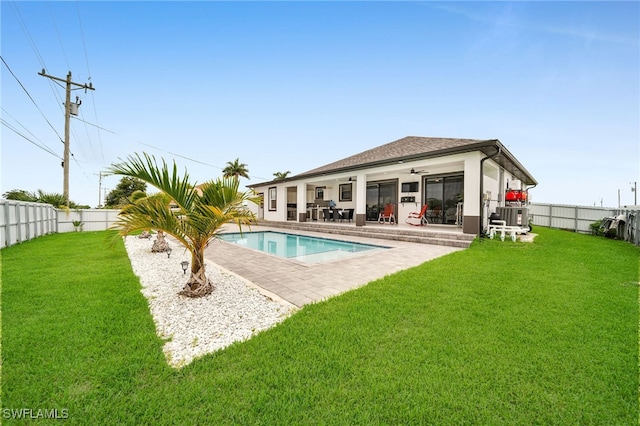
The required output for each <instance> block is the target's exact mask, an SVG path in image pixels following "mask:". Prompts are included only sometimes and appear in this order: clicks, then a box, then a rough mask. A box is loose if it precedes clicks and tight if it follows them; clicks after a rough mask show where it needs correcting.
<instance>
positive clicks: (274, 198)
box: [269, 186, 278, 211]
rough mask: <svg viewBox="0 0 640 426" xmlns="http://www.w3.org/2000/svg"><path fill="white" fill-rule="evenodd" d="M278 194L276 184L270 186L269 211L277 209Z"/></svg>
mask: <svg viewBox="0 0 640 426" xmlns="http://www.w3.org/2000/svg"><path fill="white" fill-rule="evenodd" d="M277 195H278V192H277V188H276V187H275V186H272V187H271V188H269V211H275V210H276V206H277V203H276V201H277Z"/></svg>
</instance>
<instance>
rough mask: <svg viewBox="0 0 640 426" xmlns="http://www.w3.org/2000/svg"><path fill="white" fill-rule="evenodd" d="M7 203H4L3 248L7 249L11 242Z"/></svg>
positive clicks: (9, 216) (9, 215)
mask: <svg viewBox="0 0 640 426" xmlns="http://www.w3.org/2000/svg"><path fill="white" fill-rule="evenodd" d="M9 209H10V207H9V201H5V202H4V246H5V247H9V245H10V244H9V243H10V241H11V226H9V225H10V223H9V220H10V219H11V213H10V211H9Z"/></svg>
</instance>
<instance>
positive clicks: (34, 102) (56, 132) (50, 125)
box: [0, 55, 64, 143]
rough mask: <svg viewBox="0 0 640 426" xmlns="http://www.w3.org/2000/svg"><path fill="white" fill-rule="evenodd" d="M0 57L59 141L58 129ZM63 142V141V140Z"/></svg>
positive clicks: (0, 57)
mask: <svg viewBox="0 0 640 426" xmlns="http://www.w3.org/2000/svg"><path fill="white" fill-rule="evenodd" d="M0 59H2V63H3V64H4V66H5V67H7V69H8V70H9V72H10V73H11V75H12V76H13V78H15V79H16V81H17V82H18V84H19V85H20V87H22V90H24V93H26V94H27V96H28V97H29V99H31V102H33V104H34V105H35V106H36V109H37V110H38V111H39V112H40V114H42V117H43V118H44V120H45V121H46V122H47V124H49V127H51V129H53V131H54V132H55V134H56V135H57V136H58V139H60V141H63V140H62V137H61V136H60V134H59V133H58V131H57V130H56V128H55V127H53V124H51V122H50V121H49V120H48V119H47V117H45V115H44V113H43V112H42V110H41V109H40V107H39V106H38V104H37V103H36V101H35V100H34V99H33V97H31V94H30V93H29V91H28V90H27V89H26V87H24V85H23V84H22V82H21V81H20V79H18V77H16V75H15V74H14V73H13V71H12V70H11V68H10V67H9V64H7V61H5V60H4V58H3V57H2V56H1V55H0ZM63 143H64V141H63Z"/></svg>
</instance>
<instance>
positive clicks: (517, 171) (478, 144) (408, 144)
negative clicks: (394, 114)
mask: <svg viewBox="0 0 640 426" xmlns="http://www.w3.org/2000/svg"><path fill="white" fill-rule="evenodd" d="M497 147H499V148H500V155H499V156H498V157H497V158H495V160H496V161H497V162H498V163H499V164H500V165H501V166H502V167H504V168H505V169H507V170H508V171H510V172H511V173H513V174H514V175H515V176H517V177H518V178H519V179H520V180H521V181H522V182H524V183H525V184H527V185H534V184H537V182H536V180H535V179H534V178H533V176H531V174H530V173H529V172H528V171H527V170H526V169H525V168H524V167H523V166H522V165H521V164H520V163H519V162H518V160H517V159H516V158H515V157H514V156H513V155H512V154H511V153H510V152H509V151H508V150H507V149H506V148H505V147H504V146H503V145H502V143H500V141H499V140H497V139H456V138H433V137H421V136H406V137H404V138H402V139H398V140H396V141H393V142H389V143H386V144H384V145H380V146H378V147H376V148H372V149H369V150H367V151H363V152H361V153H359V154H355V155H352V156H351V157H347V158H344V159H342V160H338V161H335V162H333V163H330V164H326V165H324V166H321V167H318V168H315V169H312V170H309V171H306V172H304V173H300V174H298V175H295V176H291V177H289V178H287V179H285V180H286V181H289V180H295V179H300V178H309V177H314V176H321V175H323V174H328V173H337V172H342V171H350V170H358V169H363V168H367V167H374V166H380V165H385V164H393V163H397V162H399V161H409V160H418V159H425V158H432V157H439V156H443V155H449V154H455V153H461V152H471V151H482V152H483V153H485V154H486V155H489V156H494V155H495V154H496V152H497V149H496V148H497ZM265 183H270V182H264V183H262V184H265ZM262 184H254V185H249V187H254V186H258V185H262Z"/></svg>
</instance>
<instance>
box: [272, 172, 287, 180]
mask: <svg viewBox="0 0 640 426" xmlns="http://www.w3.org/2000/svg"><path fill="white" fill-rule="evenodd" d="M289 173H291V172H290V171H289V170H287V171H286V172H275V173H274V174H273V177H275V178H276V180H285V179H286V178H287V176H289Z"/></svg>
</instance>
